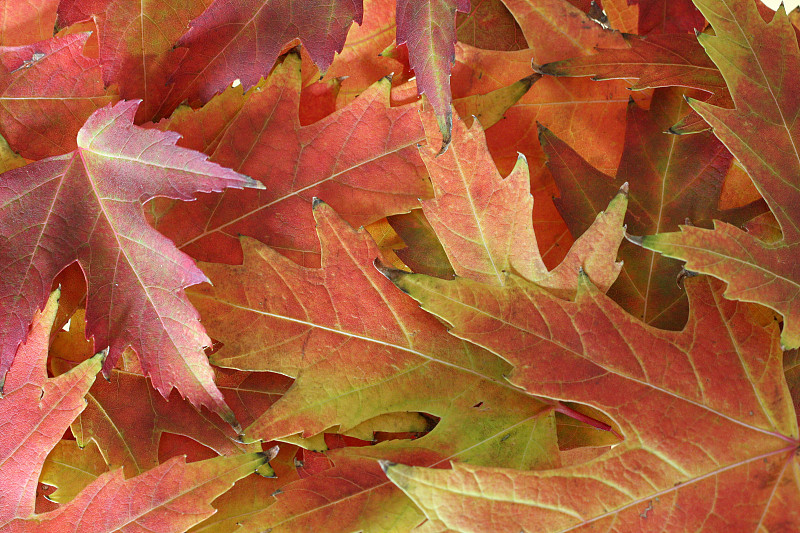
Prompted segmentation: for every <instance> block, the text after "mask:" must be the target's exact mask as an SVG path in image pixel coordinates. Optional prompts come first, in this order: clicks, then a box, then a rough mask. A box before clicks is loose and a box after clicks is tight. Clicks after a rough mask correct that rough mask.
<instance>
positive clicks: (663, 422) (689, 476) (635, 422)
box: [383, 271, 800, 531]
mask: <svg viewBox="0 0 800 533" xmlns="http://www.w3.org/2000/svg"><path fill="white" fill-rule="evenodd" d="M389 275H390V276H391V277H392V279H393V280H394V282H395V283H396V284H397V285H398V286H399V287H401V288H402V289H403V290H405V291H407V292H408V293H409V294H411V295H412V296H413V297H414V298H415V299H417V300H418V301H419V302H420V303H421V304H422V306H423V307H424V308H425V309H427V310H429V311H430V312H432V313H434V314H436V315H437V316H439V317H441V318H442V319H444V320H446V321H447V322H448V323H450V324H452V326H453V329H451V330H450V331H451V333H452V334H454V335H456V336H458V337H459V338H463V339H465V340H470V341H471V342H475V343H477V344H478V345H480V346H483V347H485V348H487V349H490V350H492V351H493V352H495V353H497V354H498V355H501V356H503V357H504V358H505V359H507V360H508V361H509V362H511V363H512V364H514V365H515V370H514V373H513V374H511V375H510V377H509V380H510V381H511V382H512V383H514V384H516V385H518V386H521V387H524V388H525V389H526V390H528V391H529V392H532V393H535V394H541V395H543V396H545V397H550V398H558V399H560V400H573V401H577V402H580V403H585V404H587V405H590V406H592V407H595V408H597V409H600V410H601V411H603V412H605V413H607V414H608V415H609V416H610V417H611V418H612V419H613V420H615V421H616V422H617V423H618V424H619V427H620V431H621V432H622V434H623V436H624V437H625V441H624V442H622V443H621V444H618V445H617V446H615V447H614V448H612V449H611V450H610V451H608V452H606V453H605V454H603V455H601V456H599V457H597V458H595V459H593V460H590V461H588V462H586V463H583V464H578V465H573V466H569V467H566V468H563V469H554V470H549V471H544V472H523V471H518V470H517V471H515V470H509V469H497V468H481V467H475V466H471V465H454V467H453V469H452V470H428V469H423V468H418V467H417V468H414V467H408V466H402V465H395V464H392V463H387V462H384V463H383V466H384V469H385V470H386V472H387V475H388V476H389V478H390V479H392V481H393V482H394V483H395V484H397V485H398V486H399V487H400V488H402V489H403V490H404V492H406V494H408V495H409V496H410V497H411V498H412V499H414V501H415V502H416V503H417V504H418V505H419V506H420V508H421V509H423V511H424V512H425V514H426V517H427V518H428V522H426V524H425V525H424V526H423V527H422V528H421V529H422V530H423V531H425V530H428V531H442V530H456V531H485V530H486V528H487V527H488V525H489V524H491V527H492V528H497V529H500V530H509V531H516V530H536V531H562V530H564V529H567V528H578V527H586V528H591V527H601V528H607V527H612V524H613V525H614V527H618V528H622V529H626V530H642V529H652V528H656V529H664V528H668V529H676V530H681V531H683V530H690V529H691V530H696V529H708V530H722V529H728V528H730V529H731V530H735V531H756V530H760V529H761V528H762V527H763V529H765V530H770V531H771V530H779V529H781V528H783V530H792V529H796V527H797V524H798V523H800V515H798V514H797V512H796V507H797V506H796V502H797V498H798V497H800V494H798V493H797V490H796V487H797V480H796V479H795V475H796V472H797V465H796V459H795V454H796V451H797V447H798V430H797V422H796V418H795V415H794V410H793V408H792V403H791V398H790V396H789V393H788V390H787V388H786V385H785V382H784V378H783V366H782V361H781V359H782V354H781V350H780V345H779V343H778V331H777V328H776V326H775V325H774V324H765V323H764V322H763V321H762V320H760V319H759V318H760V316H761V315H760V314H759V313H758V312H757V311H756V310H755V309H753V308H751V307H750V304H746V303H736V302H730V301H727V300H724V299H723V298H722V297H721V295H722V290H723V288H722V284H721V283H720V282H718V281H714V280H709V279H708V278H691V279H689V280H687V281H686V288H687V292H688V294H689V300H690V316H689V321H688V324H687V326H686V328H685V329H684V330H683V331H680V332H673V331H664V330H658V329H655V328H653V327H651V326H647V325H645V324H643V323H641V322H640V321H638V320H637V319H634V318H633V317H631V316H630V315H628V314H627V313H625V312H624V311H623V310H622V309H621V308H619V307H618V306H617V305H616V304H614V303H613V302H612V301H611V300H610V299H608V297H606V296H605V295H603V294H602V293H601V292H600V291H598V290H597V289H596V288H595V287H593V286H592V285H591V283H590V282H589V281H588V279H587V277H586V276H581V282H580V286H579V289H578V294H577V297H576V298H575V300H574V301H568V300H562V299H558V298H556V297H554V296H552V295H550V294H549V293H548V292H547V291H545V290H544V289H542V288H540V287H538V286H536V285H535V284H532V283H529V282H527V281H524V280H522V279H521V278H518V277H516V276H513V275H510V276H509V280H508V281H507V283H506V284H505V285H504V286H490V285H483V284H480V283H476V282H474V281H471V280H468V279H464V278H456V280H454V281H445V280H439V279H436V278H428V277H425V276H421V275H418V274H408V273H403V272H401V271H392V272H390V273H389ZM630 465H635V467H631V466H630ZM678 506H680V509H681V512H680V513H676V512H674V510H675V509H676V508H677V507H678ZM720 506H721V507H720ZM467 507H468V508H470V509H473V510H474V512H473V513H470V514H469V516H468V517H467V516H466V515H465V514H464V513H463V511H462V510H463V509H464V508H467ZM717 509H724V512H723V511H720V512H717V511H716V510H717ZM476 517H479V518H476ZM789 524H792V525H789Z"/></svg>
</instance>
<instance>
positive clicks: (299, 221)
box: [154, 53, 430, 265]
mask: <svg viewBox="0 0 800 533" xmlns="http://www.w3.org/2000/svg"><path fill="white" fill-rule="evenodd" d="M390 86H391V84H390V82H389V80H386V79H384V80H382V81H380V82H378V83H376V84H374V85H373V86H372V87H371V88H370V89H369V90H367V91H366V92H365V93H363V94H362V95H361V96H360V97H359V98H357V99H356V100H355V101H354V102H352V103H351V104H350V105H349V106H347V107H346V108H344V109H340V110H339V111H337V112H336V113H334V114H332V115H329V116H328V117H325V118H324V119H322V120H321V121H319V122H315V123H314V124H311V125H308V126H301V125H300V123H299V118H298V111H297V109H298V105H299V100H300V58H299V57H298V56H297V54H295V53H290V54H288V55H287V56H286V57H285V59H284V61H283V62H282V63H281V64H280V65H279V66H278V67H276V69H275V71H274V72H273V74H272V75H271V76H270V77H269V78H268V79H267V81H266V82H265V83H264V85H263V86H259V87H257V88H256V89H255V90H254V91H253V92H251V93H249V94H248V96H247V98H246V99H245V101H244V103H242V104H241V107H240V108H239V109H236V108H235V107H234V106H229V107H227V109H229V110H230V111H231V114H230V115H229V116H231V117H232V120H230V121H227V122H224V121H220V120H219V116H218V115H217V109H218V107H216V106H215V107H212V108H211V109H209V110H208V111H206V108H203V109H201V110H199V111H196V112H195V113H194V117H193V118H192V119H190V120H185V121H184V122H183V124H184V125H185V127H187V128H189V129H191V128H194V127H195V126H194V125H195V124H198V123H200V124H206V123H208V124H214V125H215V127H216V128H218V129H216V130H215V131H216V132H218V133H213V136H214V137H215V138H218V139H219V140H218V141H216V142H215V144H214V145H213V146H215V148H214V152H213V154H212V155H211V160H212V161H215V162H217V163H219V164H221V165H223V166H228V167H231V168H233V169H234V170H237V171H239V172H242V173H245V174H247V175H249V176H252V177H253V178H255V179H257V180H260V181H261V182H262V183H263V184H264V185H265V186H266V189H265V190H264V191H261V192H255V191H242V192H243V194H242V193H240V194H236V193H234V192H233V191H229V192H226V193H224V194H223V195H221V196H219V197H204V198H201V199H200V200H199V201H198V202H193V203H180V204H176V205H174V206H172V207H170V206H167V207H165V208H163V209H159V210H158V213H157V214H156V215H155V217H154V225H155V227H156V229H158V230H160V231H163V232H164V234H165V235H167V236H168V237H170V238H171V239H172V240H173V241H175V242H176V244H177V245H178V246H179V247H180V248H181V249H182V250H184V251H186V252H187V253H189V254H191V255H192V256H193V257H195V258H197V259H200V260H204V261H217V262H226V263H239V262H241V249H240V247H239V242H238V236H239V235H248V236H251V237H255V238H257V239H259V240H261V241H263V242H265V243H267V244H270V245H271V246H273V247H276V248H278V249H282V250H284V251H285V253H287V255H289V256H290V257H293V258H295V259H297V260H298V261H299V262H305V263H308V264H312V265H313V264H314V263H315V262H316V261H315V257H314V256H315V255H316V253H317V248H318V244H317V243H316V242H314V241H316V239H315V237H314V235H313V231H312V228H313V219H312V217H311V216H310V209H305V208H303V206H306V207H307V206H310V203H311V199H312V198H313V197H314V196H324V197H325V198H328V199H329V200H330V202H331V205H333V206H335V207H338V208H340V209H341V210H342V211H343V212H344V213H346V216H347V220H348V221H349V222H351V223H353V224H356V225H361V224H364V223H368V222H372V221H374V220H377V219H380V218H382V217H384V216H386V215H387V214H392V213H398V212H404V211H408V210H410V209H411V208H412V207H414V206H415V205H417V198H419V197H426V196H429V195H430V192H429V190H430V185H429V184H428V183H427V182H426V180H425V179H424V172H425V171H424V167H423V165H422V162H421V161H420V160H419V156H418V155H417V153H416V147H415V144H416V143H418V142H419V141H420V140H421V138H422V132H421V127H420V125H419V121H418V119H417V117H416V112H417V107H416V106H414V105H409V106H403V107H399V108H390V107H389V89H390ZM239 94H241V89H240V93H239ZM213 103H214V102H213V101H212V103H211V104H213ZM221 105H226V104H221ZM206 117H209V118H208V119H206ZM209 130H210V128H209ZM211 135H212V134H210V133H209V134H206V137H207V138H208V137H210V136H211ZM267 140H268V142H266V141H267ZM187 220H191V221H193V223H191V224H187V223H185V221H187Z"/></svg>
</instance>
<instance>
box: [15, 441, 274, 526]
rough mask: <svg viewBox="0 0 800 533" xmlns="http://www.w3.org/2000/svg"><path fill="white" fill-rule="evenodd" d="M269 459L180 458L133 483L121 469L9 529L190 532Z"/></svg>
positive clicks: (262, 456) (261, 456)
mask: <svg viewBox="0 0 800 533" xmlns="http://www.w3.org/2000/svg"><path fill="white" fill-rule="evenodd" d="M269 458H270V456H269V455H268V454H266V453H252V454H243V455H237V456H233V457H217V458H214V459H207V460H205V461H199V462H196V463H189V464H187V463H186V462H185V457H175V458H173V459H170V460H169V461H166V462H165V463H163V464H161V465H159V466H157V467H156V468H153V469H152V470H148V471H147V472H145V473H144V474H140V475H138V476H136V477H134V478H130V479H125V478H124V477H123V475H122V469H121V468H118V469H117V470H114V471H112V472H106V473H104V474H102V475H100V476H99V477H98V478H97V479H96V480H95V481H93V482H92V483H91V484H89V485H88V486H87V487H86V488H85V489H84V490H83V491H82V492H81V493H80V494H79V495H78V496H77V497H76V498H75V499H74V500H72V501H71V502H69V503H68V504H65V505H63V506H61V507H59V508H58V509H56V510H54V511H51V512H49V513H44V514H41V515H37V516H34V517H31V518H28V519H25V520H23V519H16V520H14V521H12V522H10V523H9V524H7V525H6V526H5V528H4V531H9V532H12V533H14V532H20V533H22V532H24V533H31V532H48V531H65V532H66V531H69V532H75V533H78V532H80V533H83V532H85V531H89V532H97V533H102V532H105V531H117V530H121V529H125V528H131V529H139V530H148V531H152V530H164V529H166V530H168V531H185V530H187V529H188V528H190V527H191V526H193V525H194V524H196V523H198V522H201V521H203V520H204V519H206V518H207V517H209V516H211V515H212V514H214V508H213V507H211V505H210V503H211V501H212V500H214V499H215V498H216V497H217V496H219V495H220V494H222V493H224V492H225V491H227V490H228V489H229V488H230V487H231V486H232V485H233V483H235V482H236V480H238V479H240V478H243V477H245V476H247V475H250V474H252V473H253V472H255V471H256V469H258V468H259V467H260V466H261V465H263V464H264V463H266V462H267V461H268V460H269Z"/></svg>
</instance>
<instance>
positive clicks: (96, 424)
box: [50, 311, 290, 476]
mask: <svg viewBox="0 0 800 533" xmlns="http://www.w3.org/2000/svg"><path fill="white" fill-rule="evenodd" d="M70 322H71V327H70V329H69V331H59V332H58V333H56V334H55V336H54V339H53V343H52V346H51V349H50V367H51V369H52V370H53V373H54V374H55V375H58V374H61V373H63V372H64V371H66V370H67V369H69V368H72V366H74V365H75V364H76V363H77V362H79V361H82V360H83V359H85V358H86V356H87V355H88V354H90V353H93V352H94V346H93V343H92V342H91V341H86V340H85V339H86V336H85V333H84V325H85V321H84V317H83V312H82V311H79V312H77V313H76V314H75V315H73V317H72V319H71V321H70ZM124 357H125V360H124V363H125V365H124V368H114V369H112V370H111V373H110V374H109V376H108V380H102V381H98V382H96V383H95V384H94V385H93V386H92V388H91V389H90V390H89V392H88V393H87V394H86V400H87V403H88V405H87V408H86V409H85V410H84V411H83V413H81V414H80V415H79V416H78V417H77V418H76V419H75V422H73V423H72V434H73V435H74V436H75V439H76V440H77V442H78V443H79V444H80V445H81V446H85V445H87V444H88V443H90V442H91V441H94V442H96V443H97V444H98V445H99V446H100V447H101V449H102V451H103V456H104V457H105V458H106V460H107V462H108V464H111V465H115V466H123V467H124V468H125V472H126V474H127V475H128V476H132V475H136V474H139V473H142V472H145V471H146V470H149V469H151V468H154V467H155V466H157V465H158V463H159V460H158V459H159V458H158V443H159V442H160V439H161V437H162V435H163V433H172V434H176V435H184V436H187V437H189V438H191V439H194V440H195V441H197V442H199V443H201V444H203V445H204V446H207V447H208V448H210V449H211V450H214V452H216V453H217V454H219V455H236V454H241V453H244V452H252V451H254V450H252V449H251V448H252V446H248V445H243V444H240V443H237V442H236V440H235V439H236V438H237V434H236V432H235V431H234V429H233V428H231V427H230V425H228V424H226V423H224V422H222V421H221V420H219V419H218V418H216V417H209V416H207V415H205V414H203V413H201V412H199V411H197V410H196V409H194V408H193V407H192V405H191V404H190V403H189V402H187V401H185V400H183V399H181V398H180V397H177V396H178V395H177V394H176V393H175V392H173V393H172V395H171V396H170V397H169V398H163V397H161V395H160V394H158V393H157V392H156V391H154V390H153V388H152V387H151V386H150V385H149V383H148V379H147V378H146V377H145V376H144V375H143V374H142V370H141V368H137V366H138V365H136V364H135V360H133V354H130V353H126V354H125V355H124ZM215 374H216V376H215V377H216V379H215V381H216V385H217V388H218V389H219V390H220V392H222V394H223V396H224V398H225V401H226V404H227V405H228V406H230V408H231V410H232V411H233V413H234V414H235V415H236V420H237V421H238V422H239V423H240V424H249V423H250V422H251V421H252V420H253V419H254V416H257V415H260V414H261V413H263V412H264V411H265V410H266V409H267V407H269V406H270V405H271V404H272V403H274V402H275V401H276V400H277V399H278V398H280V396H281V394H282V393H283V392H285V391H286V389H287V388H288V386H289V384H290V383H289V380H288V379H287V378H285V377H283V376H278V375H276V374H268V373H261V374H248V373H245V372H237V373H236V374H233V373H231V372H230V371H225V370H218V371H217V372H215ZM167 400H169V401H167ZM258 450H259V451H260V447H258Z"/></svg>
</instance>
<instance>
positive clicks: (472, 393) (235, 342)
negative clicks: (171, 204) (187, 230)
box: [190, 203, 541, 440]
mask: <svg viewBox="0 0 800 533" xmlns="http://www.w3.org/2000/svg"><path fill="white" fill-rule="evenodd" d="M314 213H315V217H316V219H317V232H318V235H319V238H320V239H321V242H322V252H323V262H322V268H320V269H313V268H312V269H308V268H304V267H301V266H299V265H297V264H295V263H293V262H292V261H291V260H289V259H287V258H285V257H283V256H281V255H280V254H278V253H277V252H275V251H273V250H272V249H270V248H268V247H266V246H264V245H262V244H260V243H258V242H257V241H254V240H252V239H243V240H242V245H243V247H244V250H245V257H244V264H243V265H241V266H226V265H218V264H210V263H202V264H201V266H202V268H203V269H204V271H205V272H206V274H207V275H208V276H209V278H210V279H211V281H212V282H213V283H214V286H213V287H209V286H203V287H198V288H197V289H193V290H191V292H190V297H191V299H192V301H193V303H194V304H195V305H196V306H197V307H198V309H199V310H200V312H201V314H202V315H203V316H204V317H206V318H205V319H204V320H205V324H206V326H207V327H208V328H209V332H210V334H211V335H212V336H213V337H214V338H216V339H218V340H220V341H222V343H223V346H222V348H220V350H219V351H217V352H216V353H215V354H213V355H212V361H213V362H214V363H215V364H218V365H223V366H226V367H233V368H239V369H249V370H260V371H264V370H269V371H273V372H279V373H283V374H286V375H288V376H291V377H296V378H297V380H296V381H295V384H294V385H293V386H292V388H290V389H289V391H288V392H287V393H286V394H285V395H284V396H283V397H282V398H281V399H280V400H278V402H277V403H275V404H274V405H273V406H272V407H271V408H270V409H269V410H268V411H267V412H266V413H265V414H264V415H263V416H261V417H259V418H258V419H257V420H256V421H255V422H254V423H253V424H252V425H251V426H250V427H249V428H248V429H247V435H248V436H250V437H255V438H261V439H263V440H273V439H276V438H282V437H287V436H290V435H293V434H296V433H300V432H303V433H304V435H305V436H312V435H315V434H317V433H320V432H322V431H324V430H326V429H327V428H329V427H332V426H335V425H339V426H340V429H341V430H342V431H346V430H348V429H350V428H352V427H354V426H356V425H357V424H359V423H361V422H362V421H364V420H367V419H370V418H373V417H375V416H377V415H380V414H382V413H391V412H395V411H422V412H427V413H431V414H434V415H436V416H440V417H445V416H447V415H452V416H457V417H459V418H460V417H463V416H480V413H478V412H474V411H470V410H469V409H466V408H467V407H469V406H472V405H475V404H476V403H479V402H480V401H483V399H482V396H487V395H489V396H492V397H493V398H494V400H493V401H492V403H493V404H494V405H496V407H495V408H494V410H495V411H497V412H498V413H503V412H504V410H505V409H506V408H507V407H508V404H506V403H505V402H512V399H514V400H513V401H514V402H517V403H518V404H519V408H520V409H523V411H524V410H526V409H528V408H529V407H530V408H531V409H534V411H537V410H539V409H541V406H539V404H538V402H537V401H535V400H533V399H529V398H528V399H526V398H525V397H524V396H519V393H518V392H517V391H515V390H514V389H513V388H508V387H505V386H504V385H502V380H501V377H502V375H503V372H505V371H506V370H507V368H506V367H505V365H504V364H502V363H501V362H500V361H498V360H497V359H496V358H494V357H493V356H491V355H490V354H488V353H486V352H484V351H482V350H476V348H475V347H474V346H471V345H469V344H468V343H464V342H461V341H458V340H456V339H454V338H451V337H448V336H447V335H446V334H445V332H444V330H443V329H442V328H441V326H440V325H439V324H438V323H437V322H436V321H435V320H433V319H431V317H428V316H426V315H425V313H423V312H421V311H420V310H419V309H418V308H417V307H416V306H415V305H414V303H413V302H412V301H411V300H410V299H408V298H407V297H405V296H404V295H403V294H402V293H401V292H399V291H396V290H394V289H393V288H392V286H391V285H390V284H388V283H387V282H386V281H385V278H383V277H382V276H381V275H380V273H379V272H378V271H377V270H375V268H374V267H373V264H372V263H373V260H374V259H375V258H376V257H377V256H378V250H377V247H376V246H375V244H374V243H373V242H372V240H371V238H370V237H369V235H368V234H367V233H366V232H363V231H362V232H355V231H353V230H352V229H350V227H349V226H347V225H346V224H345V223H344V222H343V221H342V220H341V219H340V218H338V217H337V216H336V214H335V213H334V212H333V210H332V209H331V208H330V207H328V206H327V205H325V204H321V203H319V204H318V205H317V206H316V208H315V211H314ZM352 368H359V369H360V370H359V372H358V374H357V375H353V374H352V372H350V371H349V370H348V369H352ZM441 380H447V381H448V382H449V383H451V387H457V388H458V389H459V390H463V391H464V393H463V394H462V397H461V398H460V399H459V400H458V401H457V402H456V403H455V404H453V399H452V394H449V393H448V394H447V395H442V394H441V393H438V392H437V391H438V390H439V387H438V384H439V383H440V382H441ZM498 382H500V383H499V384H498ZM322 384H324V386H322ZM387 387H388V388H387ZM421 390H424V391H427V394H423V395H420V394H412V391H421ZM451 392H452V391H451ZM486 401H487V403H488V402H489V400H488V399H487V400H486ZM457 406H460V407H457ZM525 406H529V407H525ZM497 416H500V415H499V414H498V415H497ZM508 416H511V415H508ZM510 425H513V423H511V424H510Z"/></svg>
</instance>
